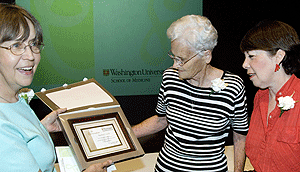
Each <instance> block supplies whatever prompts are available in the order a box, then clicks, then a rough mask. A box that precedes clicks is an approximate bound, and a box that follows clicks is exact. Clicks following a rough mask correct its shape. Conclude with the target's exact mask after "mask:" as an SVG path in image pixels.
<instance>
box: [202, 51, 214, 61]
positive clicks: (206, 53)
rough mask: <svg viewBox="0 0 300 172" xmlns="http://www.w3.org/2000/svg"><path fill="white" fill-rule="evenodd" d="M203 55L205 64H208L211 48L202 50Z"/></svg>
mask: <svg viewBox="0 0 300 172" xmlns="http://www.w3.org/2000/svg"><path fill="white" fill-rule="evenodd" d="M204 57H205V62H206V64H209V63H210V61H211V59H212V54H211V50H206V51H204Z"/></svg>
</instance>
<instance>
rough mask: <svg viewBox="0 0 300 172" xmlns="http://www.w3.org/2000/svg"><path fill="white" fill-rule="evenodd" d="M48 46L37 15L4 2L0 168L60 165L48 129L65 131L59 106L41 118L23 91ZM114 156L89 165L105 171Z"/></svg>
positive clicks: (0, 38) (0, 35)
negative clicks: (42, 52)
mask: <svg viewBox="0 0 300 172" xmlns="http://www.w3.org/2000/svg"><path fill="white" fill-rule="evenodd" d="M42 50H43V34H42V29H41V26H40V24H39V23H38V21H37V20H36V19H35V18H34V16H32V15H31V14H30V13H29V12H27V11H26V10H24V9H23V8H20V7H18V6H15V5H9V4H0V155H1V160H0V167H1V170H0V171H5V172H9V171H26V172H31V171H32V172H38V171H43V172H44V171H47V172H50V171H51V172H52V171H55V169H54V163H55V160H56V156H55V151H54V145H53V142H52V140H51V138H50V135H49V133H48V132H54V131H60V130H61V128H60V126H59V125H58V122H57V116H58V114H59V113H62V112H64V111H66V109H59V110H57V111H54V112H52V113H50V114H49V115H47V116H46V117H45V118H44V119H43V120H42V121H39V120H38V118H37V116H36V115H35V113H34V112H33V110H31V108H30V106H29V105H28V104H27V103H26V101H25V100H24V99H23V98H22V97H19V96H18V91H19V90H20V89H21V88H22V87H24V86H28V85H30V84H31V82H32V80H33V76H34V73H35V71H36V69H37V66H38V64H39V62H40V59H41V57H40V52H41V51H42ZM110 164H111V161H107V162H104V163H103V164H94V165H92V166H90V167H89V168H88V169H87V170H86V171H106V170H105V169H104V168H105V167H106V166H108V165H110Z"/></svg>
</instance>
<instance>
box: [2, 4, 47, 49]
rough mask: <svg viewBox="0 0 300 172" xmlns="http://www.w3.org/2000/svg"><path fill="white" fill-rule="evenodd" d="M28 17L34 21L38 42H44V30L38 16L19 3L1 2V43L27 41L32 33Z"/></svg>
mask: <svg viewBox="0 0 300 172" xmlns="http://www.w3.org/2000/svg"><path fill="white" fill-rule="evenodd" d="M26 19H28V20H29V21H31V22H32V24H33V26H34V29H35V33H36V37H35V40H36V41H37V42H38V43H41V42H43V31H42V28H41V25H40V24H39V22H38V21H37V20H36V18H35V17H34V16H33V15H32V14H30V13H29V12H28V11H27V10H25V9H24V8H22V7H19V6H17V5H12V4H3V3H2V4H1V3H0V43H3V42H6V41H12V40H19V41H25V40H27V39H28V37H29V35H30V30H29V26H28V23H27V21H26Z"/></svg>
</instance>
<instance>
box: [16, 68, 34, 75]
mask: <svg viewBox="0 0 300 172" xmlns="http://www.w3.org/2000/svg"><path fill="white" fill-rule="evenodd" d="M32 69H33V67H23V68H17V70H18V71H19V72H20V73H22V74H25V75H30V74H32V72H33V70H32Z"/></svg>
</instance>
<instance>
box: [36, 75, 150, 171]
mask: <svg viewBox="0 0 300 172" xmlns="http://www.w3.org/2000/svg"><path fill="white" fill-rule="evenodd" d="M36 95H37V97H38V98H39V99H41V100H42V101H43V102H44V103H45V104H46V105H47V106H48V107H49V108H50V109H52V110H56V109H59V108H67V111H66V112H65V113H62V114H60V115H59V117H58V119H59V122H60V124H61V126H62V128H63V133H64V136H65V138H66V140H67V142H68V143H69V146H70V148H71V150H72V151H73V153H74V157H75V158H76V161H77V164H78V166H79V168H80V170H83V169H86V168H87V167H89V166H90V165H91V164H94V163H99V162H104V161H106V160H108V159H111V160H113V162H114V163H117V162H121V161H124V160H128V159H131V158H136V157H140V156H143V155H144V154H145V153H144V150H143V149H142V147H141V145H140V143H139V141H138V140H137V138H136V136H135V135H134V133H133V131H132V129H131V126H130V124H129V122H128V121H127V118H126V117H125V115H124V113H123V111H122V109H121V107H120V105H119V103H118V102H117V100H116V99H115V98H114V97H113V96H112V95H111V94H110V93H109V92H108V91H107V90H105V88H103V87H102V86H101V85H100V84H99V83H98V82H97V81H96V80H95V79H89V80H86V81H81V82H78V83H74V84H70V85H66V86H62V87H58V88H54V89H50V90H47V91H43V92H38V93H36Z"/></svg>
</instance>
